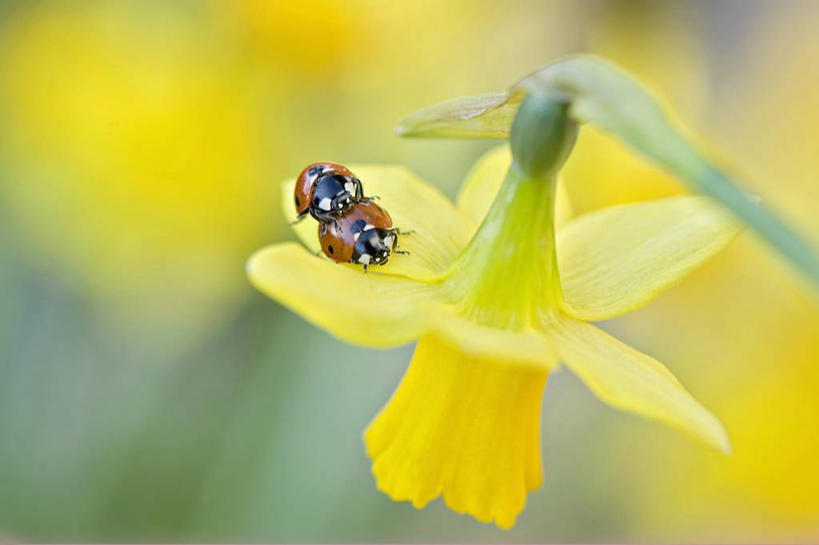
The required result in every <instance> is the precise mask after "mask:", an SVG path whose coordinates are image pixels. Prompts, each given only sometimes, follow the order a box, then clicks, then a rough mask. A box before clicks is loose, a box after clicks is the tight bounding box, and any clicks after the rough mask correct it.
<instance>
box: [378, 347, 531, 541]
mask: <svg viewBox="0 0 819 545" xmlns="http://www.w3.org/2000/svg"><path fill="white" fill-rule="evenodd" d="M546 377H547V372H546V371H545V370H540V369H532V368H525V367H516V366H509V365H505V364H503V362H500V361H497V360H493V359H488V358H485V357H475V356H465V355H464V354H463V353H462V352H461V351H460V350H458V349H455V348H452V347H451V346H450V345H449V344H448V343H446V342H442V341H439V340H437V339H434V338H431V337H423V338H422V339H421V340H420V341H419V342H418V347H417V348H416V351H415V355H414V356H413V359H412V362H411V363H410V367H409V369H408V371H407V374H406V375H405V376H404V378H403V380H402V381H401V385H400V386H399V387H398V389H397V390H396V392H395V394H394V395H393V397H392V399H391V400H390V402H389V403H388V404H387V406H386V407H385V408H384V409H383V410H382V411H381V413H380V414H379V415H378V416H377V417H376V418H375V419H374V420H373V422H372V423H371V424H370V426H369V428H368V429H367V431H366V432H365V434H364V441H365V443H366V445H367V453H368V454H369V456H370V457H371V458H372V459H373V468H372V470H373V474H374V475H375V478H376V481H377V483H378V488H379V489H381V490H382V491H384V492H385V493H386V494H388V495H389V496H390V497H391V498H392V499H393V500H396V501H403V500H407V501H411V502H412V503H413V505H415V507H417V508H422V507H424V506H425V505H426V504H427V503H428V502H430V501H431V500H433V499H434V498H436V497H438V496H439V495H443V498H444V502H446V504H447V505H448V506H449V507H450V508H451V509H453V510H455V511H457V512H459V513H469V514H471V515H472V516H474V517H475V518H477V519H478V520H480V521H483V522H490V521H493V520H494V521H495V523H496V524H497V525H498V526H500V527H501V528H510V527H512V526H513V525H514V523H515V519H516V517H517V515H518V513H520V511H521V510H522V509H523V506H524V504H525V503H526V493H527V492H528V491H530V490H534V489H535V488H537V487H539V486H540V484H541V482H542V480H543V471H542V467H541V457H540V404H541V399H542V396H543V388H544V386H545V384H546Z"/></svg>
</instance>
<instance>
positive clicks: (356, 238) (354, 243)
mask: <svg viewBox="0 0 819 545" xmlns="http://www.w3.org/2000/svg"><path fill="white" fill-rule="evenodd" d="M318 234H319V242H321V249H322V251H323V252H324V255H326V256H327V257H329V258H330V259H332V260H333V261H336V262H338V263H359V264H361V265H364V272H367V267H368V266H369V265H384V264H385V263H386V262H387V260H388V259H389V257H390V253H391V252H392V253H396V254H408V253H409V252H405V251H401V250H398V249H397V248H398V235H399V234H400V231H399V230H398V229H394V228H393V227H392V218H390V215H389V214H388V213H387V212H386V211H385V210H384V209H383V208H381V207H380V206H378V205H377V204H375V203H374V202H359V203H357V204H356V205H355V206H353V208H352V209H351V210H350V211H349V212H348V213H347V214H345V215H343V216H341V217H340V218H338V225H336V224H335V223H331V222H325V223H322V224H320V225H319V229H318Z"/></svg>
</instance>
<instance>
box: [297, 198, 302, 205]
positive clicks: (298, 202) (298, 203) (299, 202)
mask: <svg viewBox="0 0 819 545" xmlns="http://www.w3.org/2000/svg"><path fill="white" fill-rule="evenodd" d="M296 206H301V201H300V200H299V198H298V197H296Z"/></svg>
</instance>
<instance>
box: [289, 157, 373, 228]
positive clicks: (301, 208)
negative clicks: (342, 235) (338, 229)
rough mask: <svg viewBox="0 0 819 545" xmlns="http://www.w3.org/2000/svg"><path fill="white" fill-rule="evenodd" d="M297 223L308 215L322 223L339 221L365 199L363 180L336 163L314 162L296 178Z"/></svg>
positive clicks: (294, 193) (294, 191) (294, 192)
mask: <svg viewBox="0 0 819 545" xmlns="http://www.w3.org/2000/svg"><path fill="white" fill-rule="evenodd" d="M293 201H294V203H295V205H296V213H297V214H298V220H297V221H299V220H301V219H302V218H304V217H305V216H306V215H307V214H308V213H309V214H310V215H311V216H313V217H314V218H315V219H316V220H317V221H318V222H319V223H322V222H327V221H332V222H334V223H335V222H336V221H337V219H338V216H341V215H344V214H346V213H347V212H348V211H350V209H352V207H353V206H354V205H355V204H356V203H357V202H360V201H364V202H368V201H369V199H368V198H367V197H365V196H364V188H363V187H362V185H361V180H359V179H358V178H356V176H355V174H353V173H352V172H351V171H350V169H348V168H347V167H345V166H343V165H339V164H337V163H313V164H311V165H307V167H305V169H304V170H302V171H301V174H299V177H298V178H296V187H295V189H294V190H293Z"/></svg>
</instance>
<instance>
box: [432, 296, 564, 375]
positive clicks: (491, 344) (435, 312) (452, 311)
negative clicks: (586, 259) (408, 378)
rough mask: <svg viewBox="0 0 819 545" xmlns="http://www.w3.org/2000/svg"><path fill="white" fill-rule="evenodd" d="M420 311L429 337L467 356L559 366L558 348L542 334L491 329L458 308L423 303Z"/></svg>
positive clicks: (537, 365)
mask: <svg viewBox="0 0 819 545" xmlns="http://www.w3.org/2000/svg"><path fill="white" fill-rule="evenodd" d="M419 310H421V311H424V312H425V313H426V316H427V319H428V323H429V325H430V328H429V334H430V335H433V336H435V337H436V338H437V339H439V340H441V341H443V342H446V343H447V344H449V345H450V346H453V347H456V348H458V349H459V351H460V353H461V354H463V355H465V356H470V357H483V358H489V359H494V360H496V361H498V362H499V365H516V366H527V367H534V368H539V369H547V370H548V369H550V368H553V367H555V366H556V365H557V352H556V351H555V348H554V345H553V344H552V341H551V339H549V338H548V337H547V336H546V335H544V334H543V332H542V331H538V330H536V329H531V328H526V329H521V330H513V329H500V328H497V327H487V326H484V325H481V324H478V323H476V322H474V321H472V320H469V319H467V318H465V317H463V316H461V315H460V314H459V313H458V311H457V309H456V307H455V306H454V305H448V304H447V305H442V304H432V303H420V304H419Z"/></svg>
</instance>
